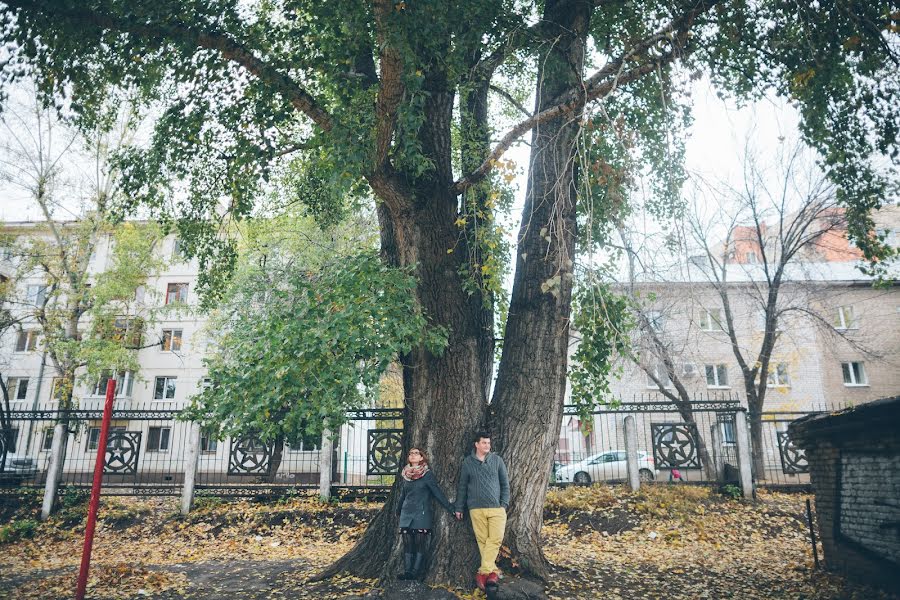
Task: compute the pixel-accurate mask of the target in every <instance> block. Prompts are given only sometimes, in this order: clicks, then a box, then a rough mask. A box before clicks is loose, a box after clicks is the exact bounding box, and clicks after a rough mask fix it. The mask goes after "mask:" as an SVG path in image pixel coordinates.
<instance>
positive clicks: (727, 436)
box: [719, 419, 737, 445]
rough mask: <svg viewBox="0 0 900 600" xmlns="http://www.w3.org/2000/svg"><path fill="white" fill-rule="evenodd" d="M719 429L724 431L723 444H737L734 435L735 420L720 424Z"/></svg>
mask: <svg viewBox="0 0 900 600" xmlns="http://www.w3.org/2000/svg"><path fill="white" fill-rule="evenodd" d="M719 428H720V429H721V431H722V443H723V444H728V445H732V444H735V443H737V439H736V438H735V433H734V420H733V419H728V420H726V421H720V422H719Z"/></svg>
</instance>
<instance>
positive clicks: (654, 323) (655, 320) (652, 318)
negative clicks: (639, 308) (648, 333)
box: [647, 310, 666, 333]
mask: <svg viewBox="0 0 900 600" xmlns="http://www.w3.org/2000/svg"><path fill="white" fill-rule="evenodd" d="M647 324H648V325H649V326H650V329H652V330H653V331H655V332H656V333H662V331H663V327H665V324H666V322H665V318H664V317H663V314H662V312H660V311H658V310H650V311H647Z"/></svg>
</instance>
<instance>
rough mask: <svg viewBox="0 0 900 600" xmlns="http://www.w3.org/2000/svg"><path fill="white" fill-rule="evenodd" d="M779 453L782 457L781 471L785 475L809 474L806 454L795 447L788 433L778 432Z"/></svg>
mask: <svg viewBox="0 0 900 600" xmlns="http://www.w3.org/2000/svg"><path fill="white" fill-rule="evenodd" d="M778 453H779V454H780V455H781V471H782V472H783V473H784V474H785V475H797V474H798V473H809V462H807V460H806V452H804V451H803V449H802V448H798V447H797V446H795V445H794V441H793V440H792V439H791V438H790V436H789V435H788V432H787V431H779V432H778Z"/></svg>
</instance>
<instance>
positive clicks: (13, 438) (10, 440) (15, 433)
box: [0, 427, 19, 452]
mask: <svg viewBox="0 0 900 600" xmlns="http://www.w3.org/2000/svg"><path fill="white" fill-rule="evenodd" d="M6 431H7V438H6V451H7V452H15V451H16V444H17V443H18V442H19V428H18V427H12V428H10V429H7V430H6ZM2 434H3V433H2V430H0V435H2Z"/></svg>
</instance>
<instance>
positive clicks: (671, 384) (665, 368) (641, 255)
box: [618, 226, 717, 480]
mask: <svg viewBox="0 0 900 600" xmlns="http://www.w3.org/2000/svg"><path fill="white" fill-rule="evenodd" d="M618 233H619V238H620V240H621V242H622V247H621V248H622V250H623V252H624V255H625V258H626V268H627V271H626V279H625V282H624V284H623V285H622V288H624V290H625V293H626V295H627V296H628V298H629V299H630V306H631V310H632V313H633V315H634V324H635V327H634V330H633V332H632V342H631V343H632V349H631V353H630V359H631V361H633V362H634V363H635V364H636V365H637V366H638V367H639V368H640V369H641V371H642V372H643V374H644V375H645V376H646V377H647V380H648V381H649V382H652V383H653V384H654V385H655V386H656V388H657V391H658V392H659V393H660V394H661V395H662V396H663V397H665V398H667V399H668V400H669V401H671V402H672V404H674V405H675V407H676V409H677V411H678V414H679V415H680V416H681V418H682V419H683V420H684V422H685V423H688V424H690V425H693V426H694V427H696V430H697V454H698V457H699V459H700V463H701V465H702V467H703V470H704V475H705V477H706V478H707V479H708V480H714V479H715V478H716V476H717V473H716V469H715V464H714V462H713V461H712V460H711V458H710V454H709V449H708V446H707V443H706V441H705V435H704V432H703V431H702V430H701V428H700V427H699V426H697V420H696V418H695V415H694V406H693V401H694V400H695V395H694V394H693V393H692V392H691V391H690V390H689V389H688V388H689V387H690V386H689V385H688V383H687V382H686V381H685V380H684V378H683V375H684V364H685V359H686V358H687V356H688V353H689V352H690V344H689V342H688V338H687V336H685V335H683V332H678V333H676V332H674V331H673V330H672V327H671V324H672V323H674V322H675V320H676V317H677V315H678V314H679V313H680V310H681V307H680V306H679V304H678V299H677V297H675V296H671V295H665V294H658V293H655V292H653V291H649V290H650V289H652V288H651V287H650V286H652V285H653V280H656V281H661V280H663V279H665V278H666V277H667V274H666V273H665V272H661V271H659V270H657V269H656V268H655V267H654V265H659V264H663V263H664V262H665V256H664V255H665V254H666V252H667V251H666V250H665V249H664V247H665V246H664V245H663V247H662V248H657V249H655V250H654V248H653V244H652V243H649V244H648V243H646V242H647V241H648V240H647V237H646V236H645V237H643V238H642V241H643V243H641V242H639V241H638V239H637V237H636V235H635V232H634V231H629V230H627V229H626V228H625V227H624V226H622V227H619V230H618ZM645 283H646V284H650V285H649V286H648V285H645ZM679 333H680V334H681V335H679Z"/></svg>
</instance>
